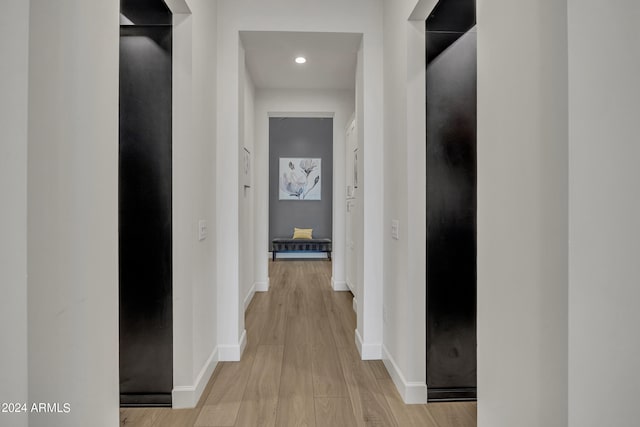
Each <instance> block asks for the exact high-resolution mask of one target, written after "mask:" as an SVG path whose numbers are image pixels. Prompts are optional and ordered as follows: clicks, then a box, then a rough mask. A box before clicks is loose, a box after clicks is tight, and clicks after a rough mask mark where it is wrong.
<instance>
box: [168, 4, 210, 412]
mask: <svg viewBox="0 0 640 427" xmlns="http://www.w3.org/2000/svg"><path fill="white" fill-rule="evenodd" d="M174 7H175V6H174ZM188 7H189V8H190V11H191V13H190V14H174V18H173V25H174V27H173V143H172V144H173V163H172V166H173V171H172V174H173V201H172V205H173V316H174V318H173V334H174V336H173V340H174V342H173V356H174V361H173V363H174V372H173V379H174V390H173V406H174V407H178V408H179V407H193V406H195V404H196V403H197V401H198V399H199V397H200V395H201V393H202V391H203V390H204V387H205V386H206V384H207V382H208V380H209V378H210V376H211V374H212V372H213V369H214V368H215V366H216V363H217V361H218V349H217V316H216V311H217V302H216V285H215V284H216V279H215V271H216V264H215V262H216V256H215V254H216V252H215V251H216V247H215V244H216V235H215V219H216V213H215V208H216V205H215V179H216V177H215V168H214V165H215V143H214V141H215V138H216V64H217V62H216V37H217V33H216V25H215V23H216V3H215V2H212V1H208V0H189V1H188ZM199 220H205V221H206V222H207V229H208V230H207V234H208V235H207V237H206V238H205V239H204V240H202V241H200V240H199V239H198V222H199Z"/></svg>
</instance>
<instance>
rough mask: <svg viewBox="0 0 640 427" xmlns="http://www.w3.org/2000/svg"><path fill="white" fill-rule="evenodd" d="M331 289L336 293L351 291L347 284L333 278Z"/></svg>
mask: <svg viewBox="0 0 640 427" xmlns="http://www.w3.org/2000/svg"><path fill="white" fill-rule="evenodd" d="M331 288H332V289H333V290H334V291H349V290H350V289H349V287H348V286H347V282H338V281H335V280H334V279H333V276H331Z"/></svg>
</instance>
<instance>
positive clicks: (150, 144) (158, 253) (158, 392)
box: [119, 26, 173, 406]
mask: <svg viewBox="0 0 640 427" xmlns="http://www.w3.org/2000/svg"><path fill="white" fill-rule="evenodd" d="M119 229H120V230H119V260H120V402H121V404H122V405H143V406H150V405H154V406H156V405H163V406H169V405H171V390H172V388H173V321H172V237H171V233H172V229H171V27H170V26H152V27H151V26H149V27H145V26H127V27H121V37H120V165H119Z"/></svg>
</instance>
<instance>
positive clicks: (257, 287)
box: [253, 277, 269, 292]
mask: <svg viewBox="0 0 640 427" xmlns="http://www.w3.org/2000/svg"><path fill="white" fill-rule="evenodd" d="M253 289H254V292H268V291H269V278H268V277H267V281H266V282H256V283H254V284H253Z"/></svg>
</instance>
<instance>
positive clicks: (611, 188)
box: [567, 0, 640, 427]
mask: <svg viewBox="0 0 640 427" xmlns="http://www.w3.org/2000/svg"><path fill="white" fill-rule="evenodd" d="M567 3H568V15H569V31H568V33H569V191H570V192H569V278H570V279H569V426H571V427H578V426H580V427H591V426H603V425H608V426H627V425H636V424H638V415H637V397H638V396H639V395H640V370H639V369H638V360H640V339H638V336H639V334H638V325H640V311H639V310H638V301H639V300H640V286H638V285H639V284H640V263H639V262H638V254H640V226H639V225H638V218H640V197H639V196H638V195H639V194H640V193H639V191H638V183H640V169H639V168H638V164H637V162H638V159H639V158H640V145H639V144H638V113H639V111H640V109H639V108H638V100H639V99H640V86H639V85H638V75H640V51H639V50H638V40H639V39H638V35H637V31H636V30H634V26H636V25H637V23H638V20H639V19H640V5H639V4H638V3H637V2H634V1H630V0H616V1H611V2H607V3H606V5H603V4H602V3H598V2H596V1H593V0H589V1H574V0H569V1H568V2H567Z"/></svg>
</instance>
